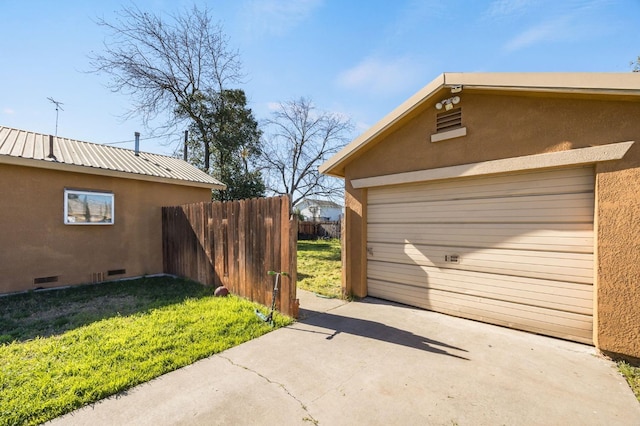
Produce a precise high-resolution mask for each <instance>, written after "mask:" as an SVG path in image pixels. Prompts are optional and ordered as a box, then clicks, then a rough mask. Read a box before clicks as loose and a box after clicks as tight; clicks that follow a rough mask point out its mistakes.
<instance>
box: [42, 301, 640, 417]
mask: <svg viewBox="0 0 640 426" xmlns="http://www.w3.org/2000/svg"><path fill="white" fill-rule="evenodd" d="M299 297H300V305H301V318H300V321H299V322H297V323H295V324H293V325H291V326H290V327H286V328H282V329H279V330H277V331H274V332H272V333H269V334H267V335H265V336H262V337H260V338H258V339H255V340H252V341H250V342H247V343H245V344H242V345H240V346H237V347H235V348H232V349H229V350H227V351H225V352H223V353H221V354H219V355H215V356H212V357H209V358H207V359H204V360H202V361H199V362H197V363H195V364H193V365H190V366H188V367H185V368H182V369H180V370H177V371H175V372H172V373H169V374H166V375H164V376H162V377H160V378H158V379H156V380H153V381H151V382H149V383H146V384H143V385H140V386H138V387H136V388H134V389H132V390H130V391H128V392H126V393H123V394H121V395H119V396H117V397H112V398H108V399H106V400H103V401H101V402H99V403H97V404H94V405H91V406H88V407H85V408H83V409H80V410H77V411H75V412H73V413H71V414H69V415H66V416H63V417H60V418H58V419H56V420H54V421H52V422H50V424H51V425H91V426H100V425H154V426H160V425H298V424H299V425H309V424H320V425H350V426H351V425H361V424H366V425H396V424H397V425H502V424H504V425H551V424H563V425H639V424H640V404H639V403H638V402H637V400H636V399H635V397H634V396H633V393H632V392H631V391H630V389H629V387H628V386H627V384H626V383H625V381H624V379H623V378H622V377H621V376H620V375H619V374H618V373H617V370H616V368H615V366H614V364H613V363H612V362H610V361H607V360H605V359H603V358H601V357H599V356H598V355H597V354H596V352H595V350H594V348H592V347H589V346H584V345H580V344H576V343H570V342H565V341H561V340H557V339H552V338H547V337H542V336H536V335H532V334H528V333H524V332H518V331H514V330H509V329H505V328H501V327H495V326H491V325H487V324H482V323H477V322H473V321H467V320H463V319H459V318H454V317H449V316H446V315H441V314H437V313H433V312H428V311H422V310H419V309H413V308H408V307H404V306H398V305H395V304H392V303H388V302H383V301H380V300H377V299H365V300H364V301H361V302H352V303H344V302H343V301H340V300H331V299H322V298H319V297H316V296H315V295H313V294H311V293H308V292H304V291H302V290H299Z"/></svg>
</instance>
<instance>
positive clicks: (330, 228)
mask: <svg viewBox="0 0 640 426" xmlns="http://www.w3.org/2000/svg"><path fill="white" fill-rule="evenodd" d="M340 235H341V222H340V221H335V222H331V221H329V222H326V221H325V222H307V221H304V222H303V221H299V222H298V238H299V239H305V240H309V239H318V238H338V239H340Z"/></svg>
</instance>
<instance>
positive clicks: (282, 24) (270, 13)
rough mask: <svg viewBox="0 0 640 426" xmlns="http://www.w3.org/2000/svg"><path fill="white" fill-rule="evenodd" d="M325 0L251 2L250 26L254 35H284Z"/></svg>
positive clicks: (262, 0) (261, 0) (249, 11)
mask: <svg viewBox="0 0 640 426" xmlns="http://www.w3.org/2000/svg"><path fill="white" fill-rule="evenodd" d="M322 2H323V0H250V1H249V3H248V5H247V7H248V9H247V13H248V24H249V27H250V30H251V31H252V32H253V33H258V34H263V33H267V34H272V35H283V34H286V33H287V32H288V31H289V30H291V29H292V28H295V27H296V26H297V25H298V24H300V23H301V22H303V21H305V20H306V19H307V18H309V17H310V16H311V14H312V13H313V11H314V10H315V9H316V8H318V7H320V6H321V5H322Z"/></svg>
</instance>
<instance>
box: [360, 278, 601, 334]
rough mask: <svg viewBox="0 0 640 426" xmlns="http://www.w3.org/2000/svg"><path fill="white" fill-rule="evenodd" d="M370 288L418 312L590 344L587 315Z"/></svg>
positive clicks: (434, 293) (428, 292)
mask: <svg viewBox="0 0 640 426" xmlns="http://www.w3.org/2000/svg"><path fill="white" fill-rule="evenodd" d="M369 286H370V288H373V289H380V290H382V289H384V291H385V292H387V291H390V292H391V294H393V296H394V300H395V301H397V302H400V303H405V304H408V305H412V306H418V307H420V308H424V309H429V310H432V311H436V312H442V313H446V314H449V315H455V316H461V317H464V318H470V319H474V320H478V321H483V322H489V323H492V324H498V325H504V326H507V327H511V328H517V329H519V330H526V331H531V332H534V333H540V334H547V335H553V336H556V337H561V338H564V339H569V340H575V341H578V342H583V343H591V334H592V332H591V331H590V330H591V324H592V317H591V316H590V315H580V314H575V313H570V312H563V311H557V310H553V309H545V308H540V307H535V306H528V305H514V304H513V303H509V302H504V301H500V300H494V299H485V298H478V297H474V296H468V295H463V294H451V293H449V292H442V291H439V290H435V289H428V290H426V291H425V290H424V289H421V288H418V287H415V288H410V287H409V288H408V287H407V286H402V285H395V286H394V285H393V284H392V285H391V286H389V284H388V283H385V282H377V281H376V280H370V281H369Z"/></svg>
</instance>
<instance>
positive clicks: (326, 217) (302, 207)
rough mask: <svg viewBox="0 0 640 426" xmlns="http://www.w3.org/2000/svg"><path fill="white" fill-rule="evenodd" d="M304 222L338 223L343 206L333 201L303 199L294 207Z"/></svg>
mask: <svg viewBox="0 0 640 426" xmlns="http://www.w3.org/2000/svg"><path fill="white" fill-rule="evenodd" d="M294 208H295V209H296V210H298V211H299V212H300V214H301V215H302V217H304V220H307V221H313V222H322V221H330V222H336V221H338V220H340V218H341V217H342V206H341V205H340V204H338V203H336V202H334V201H331V200H316V199H313V198H303V199H302V200H300V201H299V202H298V204H296V205H295V206H294Z"/></svg>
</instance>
